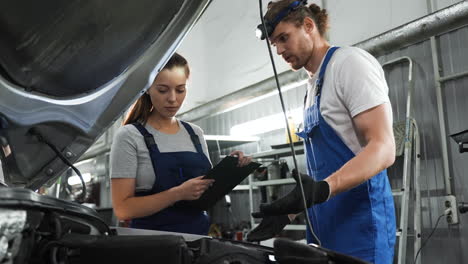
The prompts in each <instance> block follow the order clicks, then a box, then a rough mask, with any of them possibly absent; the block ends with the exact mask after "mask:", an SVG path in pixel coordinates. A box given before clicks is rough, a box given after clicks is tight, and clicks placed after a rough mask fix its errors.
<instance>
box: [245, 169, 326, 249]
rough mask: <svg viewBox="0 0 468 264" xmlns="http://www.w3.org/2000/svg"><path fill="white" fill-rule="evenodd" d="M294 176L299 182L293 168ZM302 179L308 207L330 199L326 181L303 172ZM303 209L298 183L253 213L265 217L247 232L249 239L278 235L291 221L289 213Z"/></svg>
mask: <svg viewBox="0 0 468 264" xmlns="http://www.w3.org/2000/svg"><path fill="white" fill-rule="evenodd" d="M293 177H294V179H295V180H296V182H298V180H299V179H298V178H299V177H298V176H297V172H296V171H295V170H293ZM300 179H301V181H302V185H303V186H304V194H305V197H306V203H307V208H309V207H311V206H312V205H314V204H319V203H323V202H325V201H327V200H328V198H329V196H330V186H329V185H328V183H327V182H326V181H318V182H316V181H314V179H312V178H311V177H309V176H308V175H306V174H301V177H300ZM302 211H304V202H303V200H302V195H301V190H300V187H299V184H298V183H296V187H295V188H294V189H293V190H292V191H291V192H290V193H288V194H287V195H286V196H283V197H282V198H280V199H278V200H276V201H274V202H272V203H269V204H261V205H260V212H257V213H252V216H253V217H256V218H260V217H263V219H262V222H261V223H260V224H259V225H258V226H257V227H256V228H255V229H254V230H252V231H250V233H249V234H247V240H248V241H262V240H266V239H269V238H272V237H274V236H276V235H277V234H279V232H281V231H282V230H283V228H284V227H285V226H286V225H287V224H289V223H290V222H291V221H290V220H289V217H288V214H298V213H300V212H302Z"/></svg>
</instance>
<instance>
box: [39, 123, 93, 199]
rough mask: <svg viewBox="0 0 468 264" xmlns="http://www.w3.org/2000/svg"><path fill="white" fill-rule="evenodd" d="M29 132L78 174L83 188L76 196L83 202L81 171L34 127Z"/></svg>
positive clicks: (83, 182) (84, 195) (84, 185)
mask: <svg viewBox="0 0 468 264" xmlns="http://www.w3.org/2000/svg"><path fill="white" fill-rule="evenodd" d="M30 132H31V134H33V135H35V136H36V137H37V139H38V140H39V141H41V142H43V143H45V144H46V145H47V146H49V147H50V148H51V149H52V150H53V151H54V152H55V154H57V156H58V157H59V158H60V159H61V160H62V161H63V163H65V164H67V165H68V166H69V167H70V168H72V169H73V170H74V171H75V173H76V174H77V175H78V177H79V178H80V181H81V185H82V187H83V190H82V192H81V195H80V196H79V197H78V198H77V201H78V202H80V203H83V202H84V200H85V197H86V183H85V181H84V179H83V176H82V175H81V172H80V171H79V170H78V169H77V168H76V167H75V166H73V164H72V163H71V162H70V161H69V160H68V159H67V158H66V157H65V156H64V155H63V154H62V153H61V152H60V150H59V149H58V148H57V147H56V146H55V145H54V144H52V143H51V142H50V141H48V140H47V139H45V138H44V137H43V136H42V135H41V134H40V133H39V131H37V130H36V129H31V131H30Z"/></svg>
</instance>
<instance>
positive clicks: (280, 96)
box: [258, 0, 322, 246]
mask: <svg viewBox="0 0 468 264" xmlns="http://www.w3.org/2000/svg"><path fill="white" fill-rule="evenodd" d="M258 3H259V8H260V19H261V21H262V26H263V29H264V32H268V30H267V26H266V23H265V19H264V17H263V7H262V0H258ZM265 41H266V44H267V47H268V54H269V55H270V60H271V65H272V67H273V73H274V76H275V81H276V88H277V89H278V95H279V98H280V102H281V109H282V110H283V115H284V121H285V123H286V131H287V132H288V139H289V146H290V148H291V154H292V158H293V162H294V168H295V169H296V171H297V172H298V177H297V179H298V180H296V182H297V183H298V184H299V189H300V190H301V197H302V202H303V204H304V213H305V215H306V217H305V218H306V222H307V226H308V227H309V230H310V232H311V233H312V236H313V237H314V239H315V241H317V243H318V245H320V246H321V245H322V242H321V241H320V239H319V238H318V237H317V235H316V234H315V232H314V229H313V228H312V223H311V222H310V218H309V212H308V210H307V201H306V198H305V193H304V186H303V184H302V180H301V177H300V173H299V170H298V166H297V160H296V152H295V150H294V144H293V141H292V137H291V130H290V129H289V122H288V116H287V113H286V108H285V106H284V100H283V94H282V93H281V87H280V83H279V80H278V73H277V72H276V65H275V61H274V58H273V53H272V51H271V46H270V41H269V39H268V36H266V37H265ZM312 197H314V196H313V195H312ZM312 204H313V203H312Z"/></svg>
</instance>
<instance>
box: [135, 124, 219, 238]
mask: <svg viewBox="0 0 468 264" xmlns="http://www.w3.org/2000/svg"><path fill="white" fill-rule="evenodd" d="M181 123H182V124H183V125H184V127H185V129H186V130H187V132H188V133H189V134H190V137H191V140H192V142H193V144H194V145H195V149H196V150H197V152H190V151H181V152H165V153H161V152H160V151H159V149H158V146H157V144H156V142H155V141H154V137H153V135H152V134H150V133H149V132H148V130H146V128H145V127H144V126H143V125H141V124H139V123H134V124H133V125H134V126H135V127H136V128H137V129H138V130H139V131H140V133H141V134H142V135H143V137H144V139H145V143H146V146H147V147H148V150H149V154H150V157H151V163H152V164H153V169H154V174H155V177H156V179H155V181H154V184H153V187H152V189H151V190H149V191H145V192H137V193H136V194H135V196H146V195H151V194H155V193H159V192H163V191H166V190H169V189H170V188H172V187H175V186H178V185H180V184H182V183H183V182H185V181H187V180H190V179H192V178H195V177H198V176H201V175H204V174H206V172H207V171H208V170H209V169H210V168H211V163H210V161H209V160H208V158H207V157H206V155H205V154H204V153H203V149H202V146H201V144H200V139H199V138H198V136H197V135H196V134H195V132H194V131H193V129H192V127H191V126H190V125H189V124H187V123H185V122H182V121H181ZM209 226H210V220H209V218H208V215H207V214H206V212H205V211H200V210H196V209H193V208H190V207H188V206H187V205H186V203H185V202H184V201H180V202H177V203H175V204H174V205H173V206H171V207H168V208H166V209H164V210H162V211H159V212H157V213H155V214H153V215H150V216H146V217H141V218H136V219H133V220H132V222H131V227H133V228H141V229H152V230H160V231H170V232H181V233H188V234H198V235H206V234H208V229H209Z"/></svg>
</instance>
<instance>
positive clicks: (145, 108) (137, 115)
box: [123, 53, 190, 125]
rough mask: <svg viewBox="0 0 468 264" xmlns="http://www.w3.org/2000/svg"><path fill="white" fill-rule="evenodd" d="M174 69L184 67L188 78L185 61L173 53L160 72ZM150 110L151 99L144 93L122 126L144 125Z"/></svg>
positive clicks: (151, 105) (188, 72)
mask: <svg viewBox="0 0 468 264" xmlns="http://www.w3.org/2000/svg"><path fill="white" fill-rule="evenodd" d="M175 67H184V68H185V74H186V75H187V78H188V77H189V76H190V68H189V66H188V63H187V60H186V59H185V58H184V57H182V56H181V55H180V54H178V53H174V55H172V57H171V58H170V59H169V61H168V62H167V63H166V65H165V66H164V67H163V69H162V70H171V69H173V68H175ZM156 78H157V76H156ZM156 78H155V79H156ZM153 81H154V80H153ZM152 110H153V104H152V103H151V97H150V96H149V94H148V93H144V94H143V95H142V96H141V97H140V98H138V100H137V101H136V102H135V103H134V104H133V106H132V108H131V110H130V112H129V113H128V114H127V116H126V117H125V119H124V121H123V125H127V124H132V123H135V122H139V123H141V124H143V125H144V124H145V123H146V121H148V117H149V116H150V114H151V111H152Z"/></svg>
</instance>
